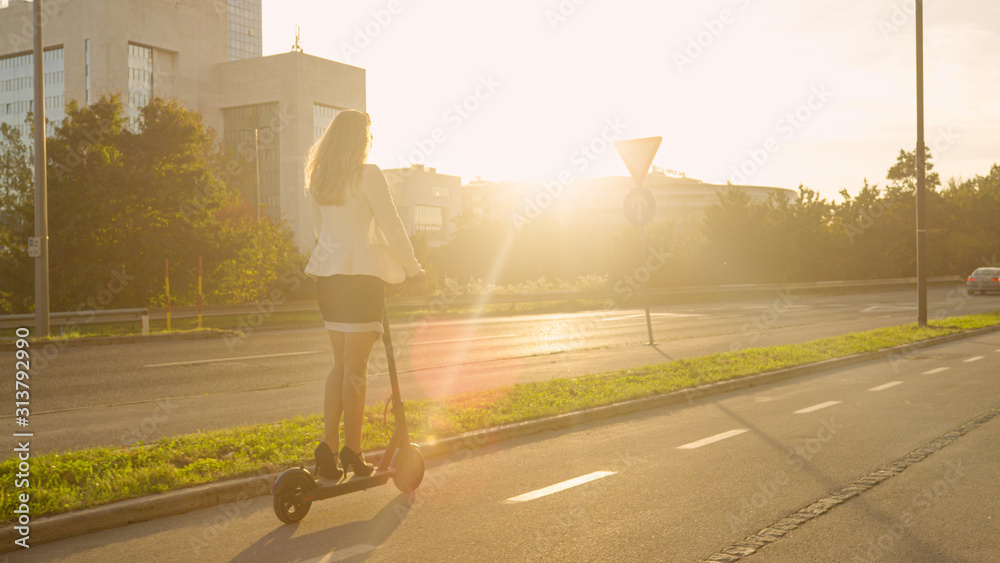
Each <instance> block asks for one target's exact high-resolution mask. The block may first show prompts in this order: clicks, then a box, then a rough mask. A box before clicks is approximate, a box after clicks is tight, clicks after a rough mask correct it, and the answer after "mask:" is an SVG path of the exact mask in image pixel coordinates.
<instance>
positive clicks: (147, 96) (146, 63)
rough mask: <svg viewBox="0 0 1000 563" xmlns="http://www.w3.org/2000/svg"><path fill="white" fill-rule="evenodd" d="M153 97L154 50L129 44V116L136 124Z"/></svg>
mask: <svg viewBox="0 0 1000 563" xmlns="http://www.w3.org/2000/svg"><path fill="white" fill-rule="evenodd" d="M152 99H153V50H152V49H151V48H149V47H143V46H142V45H136V44H134V43H129V44H128V110H127V111H128V118H129V120H130V121H131V122H132V123H133V125H134V124H136V123H137V122H138V120H139V110H140V109H142V108H144V107H146V105H147V104H149V101H150V100H152Z"/></svg>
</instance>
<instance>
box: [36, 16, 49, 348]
mask: <svg viewBox="0 0 1000 563" xmlns="http://www.w3.org/2000/svg"><path fill="white" fill-rule="evenodd" d="M34 16H35V54H34V63H35V107H34V108H33V113H34V116H35V238H37V239H38V246H39V249H40V251H41V254H39V255H38V257H37V258H35V335H36V336H41V337H45V336H48V335H49V209H48V206H49V204H48V184H47V178H46V175H45V165H46V163H47V162H48V159H47V158H46V156H45V51H44V47H43V43H42V0H35V1H34Z"/></svg>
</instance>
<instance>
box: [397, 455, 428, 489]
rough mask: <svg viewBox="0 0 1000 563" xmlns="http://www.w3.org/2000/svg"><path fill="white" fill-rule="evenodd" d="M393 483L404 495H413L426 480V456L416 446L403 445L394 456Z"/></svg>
mask: <svg viewBox="0 0 1000 563" xmlns="http://www.w3.org/2000/svg"><path fill="white" fill-rule="evenodd" d="M392 468H393V469H395V471H396V472H395V475H393V477H392V482H393V484H394V485H396V488H397V489H399V490H400V491H402V492H404V493H412V492H413V491H415V490H417V487H419V486H420V482H421V481H423V480H424V454H422V453H420V448H419V447H418V446H417V445H416V444H403V445H401V446H400V447H399V449H398V450H396V454H395V455H394V456H392Z"/></svg>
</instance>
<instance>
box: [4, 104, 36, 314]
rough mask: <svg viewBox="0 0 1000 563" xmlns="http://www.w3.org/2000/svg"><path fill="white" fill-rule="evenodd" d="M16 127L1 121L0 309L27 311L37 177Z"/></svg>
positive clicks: (31, 294) (6, 311)
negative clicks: (29, 240)
mask: <svg viewBox="0 0 1000 563" xmlns="http://www.w3.org/2000/svg"><path fill="white" fill-rule="evenodd" d="M33 174H34V173H33V170H32V166H31V164H30V163H29V159H28V149H27V147H26V146H25V145H24V143H23V142H22V141H21V135H20V134H19V133H18V132H17V129H15V128H14V127H11V126H10V125H8V124H6V123H0V312H2V313H4V314H10V313H13V312H14V311H27V310H28V308H29V307H30V305H31V303H32V299H31V298H32V296H33V295H34V293H33V291H34V289H33V288H34V284H33V283H32V282H33V280H34V276H33V275H32V272H33V268H34V259H33V258H31V257H29V256H28V251H27V250H28V249H27V247H28V237H32V236H34V234H35V232H34V230H35V221H34V213H35V203H34V194H35V192H34V178H33Z"/></svg>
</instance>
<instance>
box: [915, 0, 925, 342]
mask: <svg viewBox="0 0 1000 563" xmlns="http://www.w3.org/2000/svg"><path fill="white" fill-rule="evenodd" d="M916 20H917V155H916V156H917V322H918V323H919V324H920V326H927V263H926V262H927V258H926V255H927V230H926V225H925V206H926V198H925V193H924V192H925V190H926V185H925V184H926V182H925V178H924V175H925V164H924V151H925V149H924V2H923V0H917V1H916Z"/></svg>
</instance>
